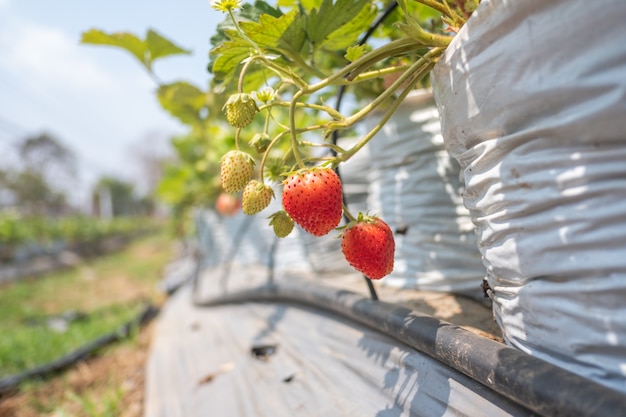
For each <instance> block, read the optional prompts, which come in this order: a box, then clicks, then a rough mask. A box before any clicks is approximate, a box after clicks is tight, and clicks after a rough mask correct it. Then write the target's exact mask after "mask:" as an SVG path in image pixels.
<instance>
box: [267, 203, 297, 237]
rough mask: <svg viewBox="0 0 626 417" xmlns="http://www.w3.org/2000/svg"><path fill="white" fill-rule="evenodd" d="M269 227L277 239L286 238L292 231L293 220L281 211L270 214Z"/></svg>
mask: <svg viewBox="0 0 626 417" xmlns="http://www.w3.org/2000/svg"><path fill="white" fill-rule="evenodd" d="M269 218H270V226H272V227H273V228H274V234H275V235H276V236H278V237H286V236H287V235H289V233H291V231H292V230H293V219H292V218H291V217H289V215H288V214H287V212H285V211H283V210H281V211H277V212H276V213H274V214H272V215H271V216H270V217H269Z"/></svg>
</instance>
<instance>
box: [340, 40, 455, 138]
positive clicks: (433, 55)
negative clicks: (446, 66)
mask: <svg viewBox="0 0 626 417" xmlns="http://www.w3.org/2000/svg"><path fill="white" fill-rule="evenodd" d="M444 50H445V49H444V48H433V49H431V50H430V51H428V53H426V54H424V56H423V57H421V58H420V59H419V60H417V61H416V62H415V63H413V64H412V65H411V66H410V67H409V68H408V69H407V70H406V71H405V72H404V73H403V74H402V75H401V76H400V77H399V78H398V79H397V80H396V81H395V82H394V83H393V84H392V85H391V86H390V87H389V88H387V89H386V90H385V91H383V92H382V93H381V94H380V95H379V96H378V97H376V98H375V99H374V101H372V102H371V103H369V104H368V105H366V106H365V107H363V108H362V109H361V110H359V111H358V112H356V113H354V114H353V115H352V116H350V117H348V118H347V119H345V121H342V122H330V123H329V124H328V128H329V129H330V130H335V129H345V128H348V127H351V126H352V125H354V124H355V123H356V122H358V121H359V120H361V119H362V118H363V117H365V116H367V115H368V114H369V113H370V112H372V111H373V110H375V109H376V108H377V107H378V106H380V105H381V104H382V103H383V102H385V101H386V100H387V99H388V98H390V97H392V96H393V95H394V94H395V93H396V90H397V89H398V88H400V87H401V86H402V85H403V84H404V83H405V82H406V81H407V80H408V79H409V78H411V77H412V76H413V75H414V74H415V73H416V72H417V73H419V74H422V73H423V72H424V71H426V73H427V71H430V69H431V68H432V65H433V63H434V61H435V60H436V59H437V57H438V56H439V55H441V54H442V53H443V51H444ZM424 75H425V74H423V75H422V77H423V76H424Z"/></svg>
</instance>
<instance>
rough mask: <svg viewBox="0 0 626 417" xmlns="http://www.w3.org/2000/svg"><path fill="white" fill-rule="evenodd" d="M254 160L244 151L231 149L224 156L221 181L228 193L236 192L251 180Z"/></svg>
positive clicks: (221, 165)
mask: <svg viewBox="0 0 626 417" xmlns="http://www.w3.org/2000/svg"><path fill="white" fill-rule="evenodd" d="M253 167H254V160H253V159H252V157H251V156H250V155H248V154H247V153H245V152H242V151H230V152H228V153H226V155H224V156H223V157H222V160H221V164H220V181H221V182H222V188H224V191H226V192H227V193H236V192H237V191H240V190H241V189H243V187H244V186H245V185H246V184H247V183H248V181H250V177H252V169H253Z"/></svg>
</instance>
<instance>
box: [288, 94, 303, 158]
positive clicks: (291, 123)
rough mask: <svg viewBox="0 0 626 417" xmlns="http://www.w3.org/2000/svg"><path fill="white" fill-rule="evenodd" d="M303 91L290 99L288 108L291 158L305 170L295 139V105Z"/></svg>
mask: <svg viewBox="0 0 626 417" xmlns="http://www.w3.org/2000/svg"><path fill="white" fill-rule="evenodd" d="M303 94H304V93H303V90H300V91H298V92H296V93H295V94H294V95H293V97H292V98H291V103H290V106H289V130H290V132H291V149H292V151H293V156H294V158H295V159H296V162H297V163H298V166H299V167H300V168H305V167H306V165H305V164H304V161H302V157H301V156H300V152H299V150H298V138H297V137H296V115H295V113H296V103H297V102H298V99H299V98H300V97H301V96H302V95H303Z"/></svg>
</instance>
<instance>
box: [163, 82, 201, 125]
mask: <svg viewBox="0 0 626 417" xmlns="http://www.w3.org/2000/svg"><path fill="white" fill-rule="evenodd" d="M157 97H158V99H159V102H160V103H161V106H162V107H163V108H164V109H165V110H167V111H168V112H169V113H170V114H171V115H172V116H174V117H176V118H177V119H179V120H180V121H181V122H183V123H187V124H194V123H197V122H198V121H199V120H201V119H202V118H201V115H200V111H201V110H202V108H203V107H205V105H206V94H205V93H204V92H203V91H202V90H200V89H199V88H198V87H196V86H194V85H192V84H189V83H186V82H184V81H179V82H175V83H173V84H168V85H162V86H161V87H159V90H158V91H157Z"/></svg>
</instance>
